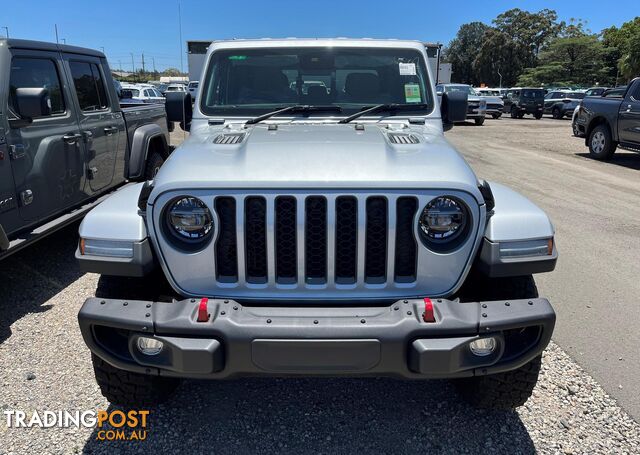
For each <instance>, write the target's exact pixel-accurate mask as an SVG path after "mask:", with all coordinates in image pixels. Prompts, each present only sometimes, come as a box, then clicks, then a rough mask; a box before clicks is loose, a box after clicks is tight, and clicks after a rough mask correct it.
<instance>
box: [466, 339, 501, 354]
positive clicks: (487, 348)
mask: <svg viewBox="0 0 640 455" xmlns="http://www.w3.org/2000/svg"><path fill="white" fill-rule="evenodd" d="M469 349H471V352H472V353H473V354H474V355H477V356H479V357H484V356H487V355H489V354H491V353H492V352H493V351H495V350H496V339H495V338H494V337H487V338H479V339H477V340H474V341H472V342H471V343H469Z"/></svg>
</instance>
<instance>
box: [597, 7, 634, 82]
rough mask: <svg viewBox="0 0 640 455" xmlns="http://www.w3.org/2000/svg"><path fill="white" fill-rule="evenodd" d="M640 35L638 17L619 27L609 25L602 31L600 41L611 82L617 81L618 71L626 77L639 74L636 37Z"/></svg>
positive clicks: (629, 77)
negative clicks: (604, 51) (603, 48)
mask: <svg viewBox="0 0 640 455" xmlns="http://www.w3.org/2000/svg"><path fill="white" fill-rule="evenodd" d="M639 36H640V17H636V18H634V19H633V20H631V21H628V22H625V23H624V24H622V26H621V27H620V28H617V27H609V28H606V29H604V30H603V31H602V42H603V44H604V46H605V49H606V53H605V61H606V63H607V66H608V68H609V76H610V78H611V79H612V80H614V79H615V81H614V82H613V83H616V82H618V81H617V77H616V76H617V73H618V71H619V72H620V73H621V74H622V75H623V77H625V78H627V79H631V78H633V77H634V76H638V75H640V68H639V67H638V65H637V64H634V62H637V61H638V52H640V49H639V48H638V40H640V38H638V37H639Z"/></svg>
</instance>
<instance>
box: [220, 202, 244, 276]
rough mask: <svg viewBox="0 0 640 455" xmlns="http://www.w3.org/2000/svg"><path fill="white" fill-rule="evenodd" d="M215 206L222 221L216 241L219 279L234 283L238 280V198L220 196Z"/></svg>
mask: <svg viewBox="0 0 640 455" xmlns="http://www.w3.org/2000/svg"><path fill="white" fill-rule="evenodd" d="M215 206H216V213H217V214H218V219H219V223H220V226H219V227H218V230H219V233H218V240H217V242H216V271H217V279H218V281H220V282H222V283H234V282H236V281H238V245H237V236H236V200H235V199H234V198H232V197H219V198H217V199H216V202H215Z"/></svg>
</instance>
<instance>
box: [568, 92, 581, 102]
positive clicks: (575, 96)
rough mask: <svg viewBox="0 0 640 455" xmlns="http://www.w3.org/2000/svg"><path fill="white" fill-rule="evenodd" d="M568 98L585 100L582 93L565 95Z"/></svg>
mask: <svg viewBox="0 0 640 455" xmlns="http://www.w3.org/2000/svg"><path fill="white" fill-rule="evenodd" d="M565 97H566V98H573V99H576V100H581V99H582V98H584V93H582V92H571V93H567V94H566V95H565Z"/></svg>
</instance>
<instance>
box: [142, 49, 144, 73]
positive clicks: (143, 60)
mask: <svg viewBox="0 0 640 455" xmlns="http://www.w3.org/2000/svg"><path fill="white" fill-rule="evenodd" d="M142 72H143V73H144V52H143V53H142Z"/></svg>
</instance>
